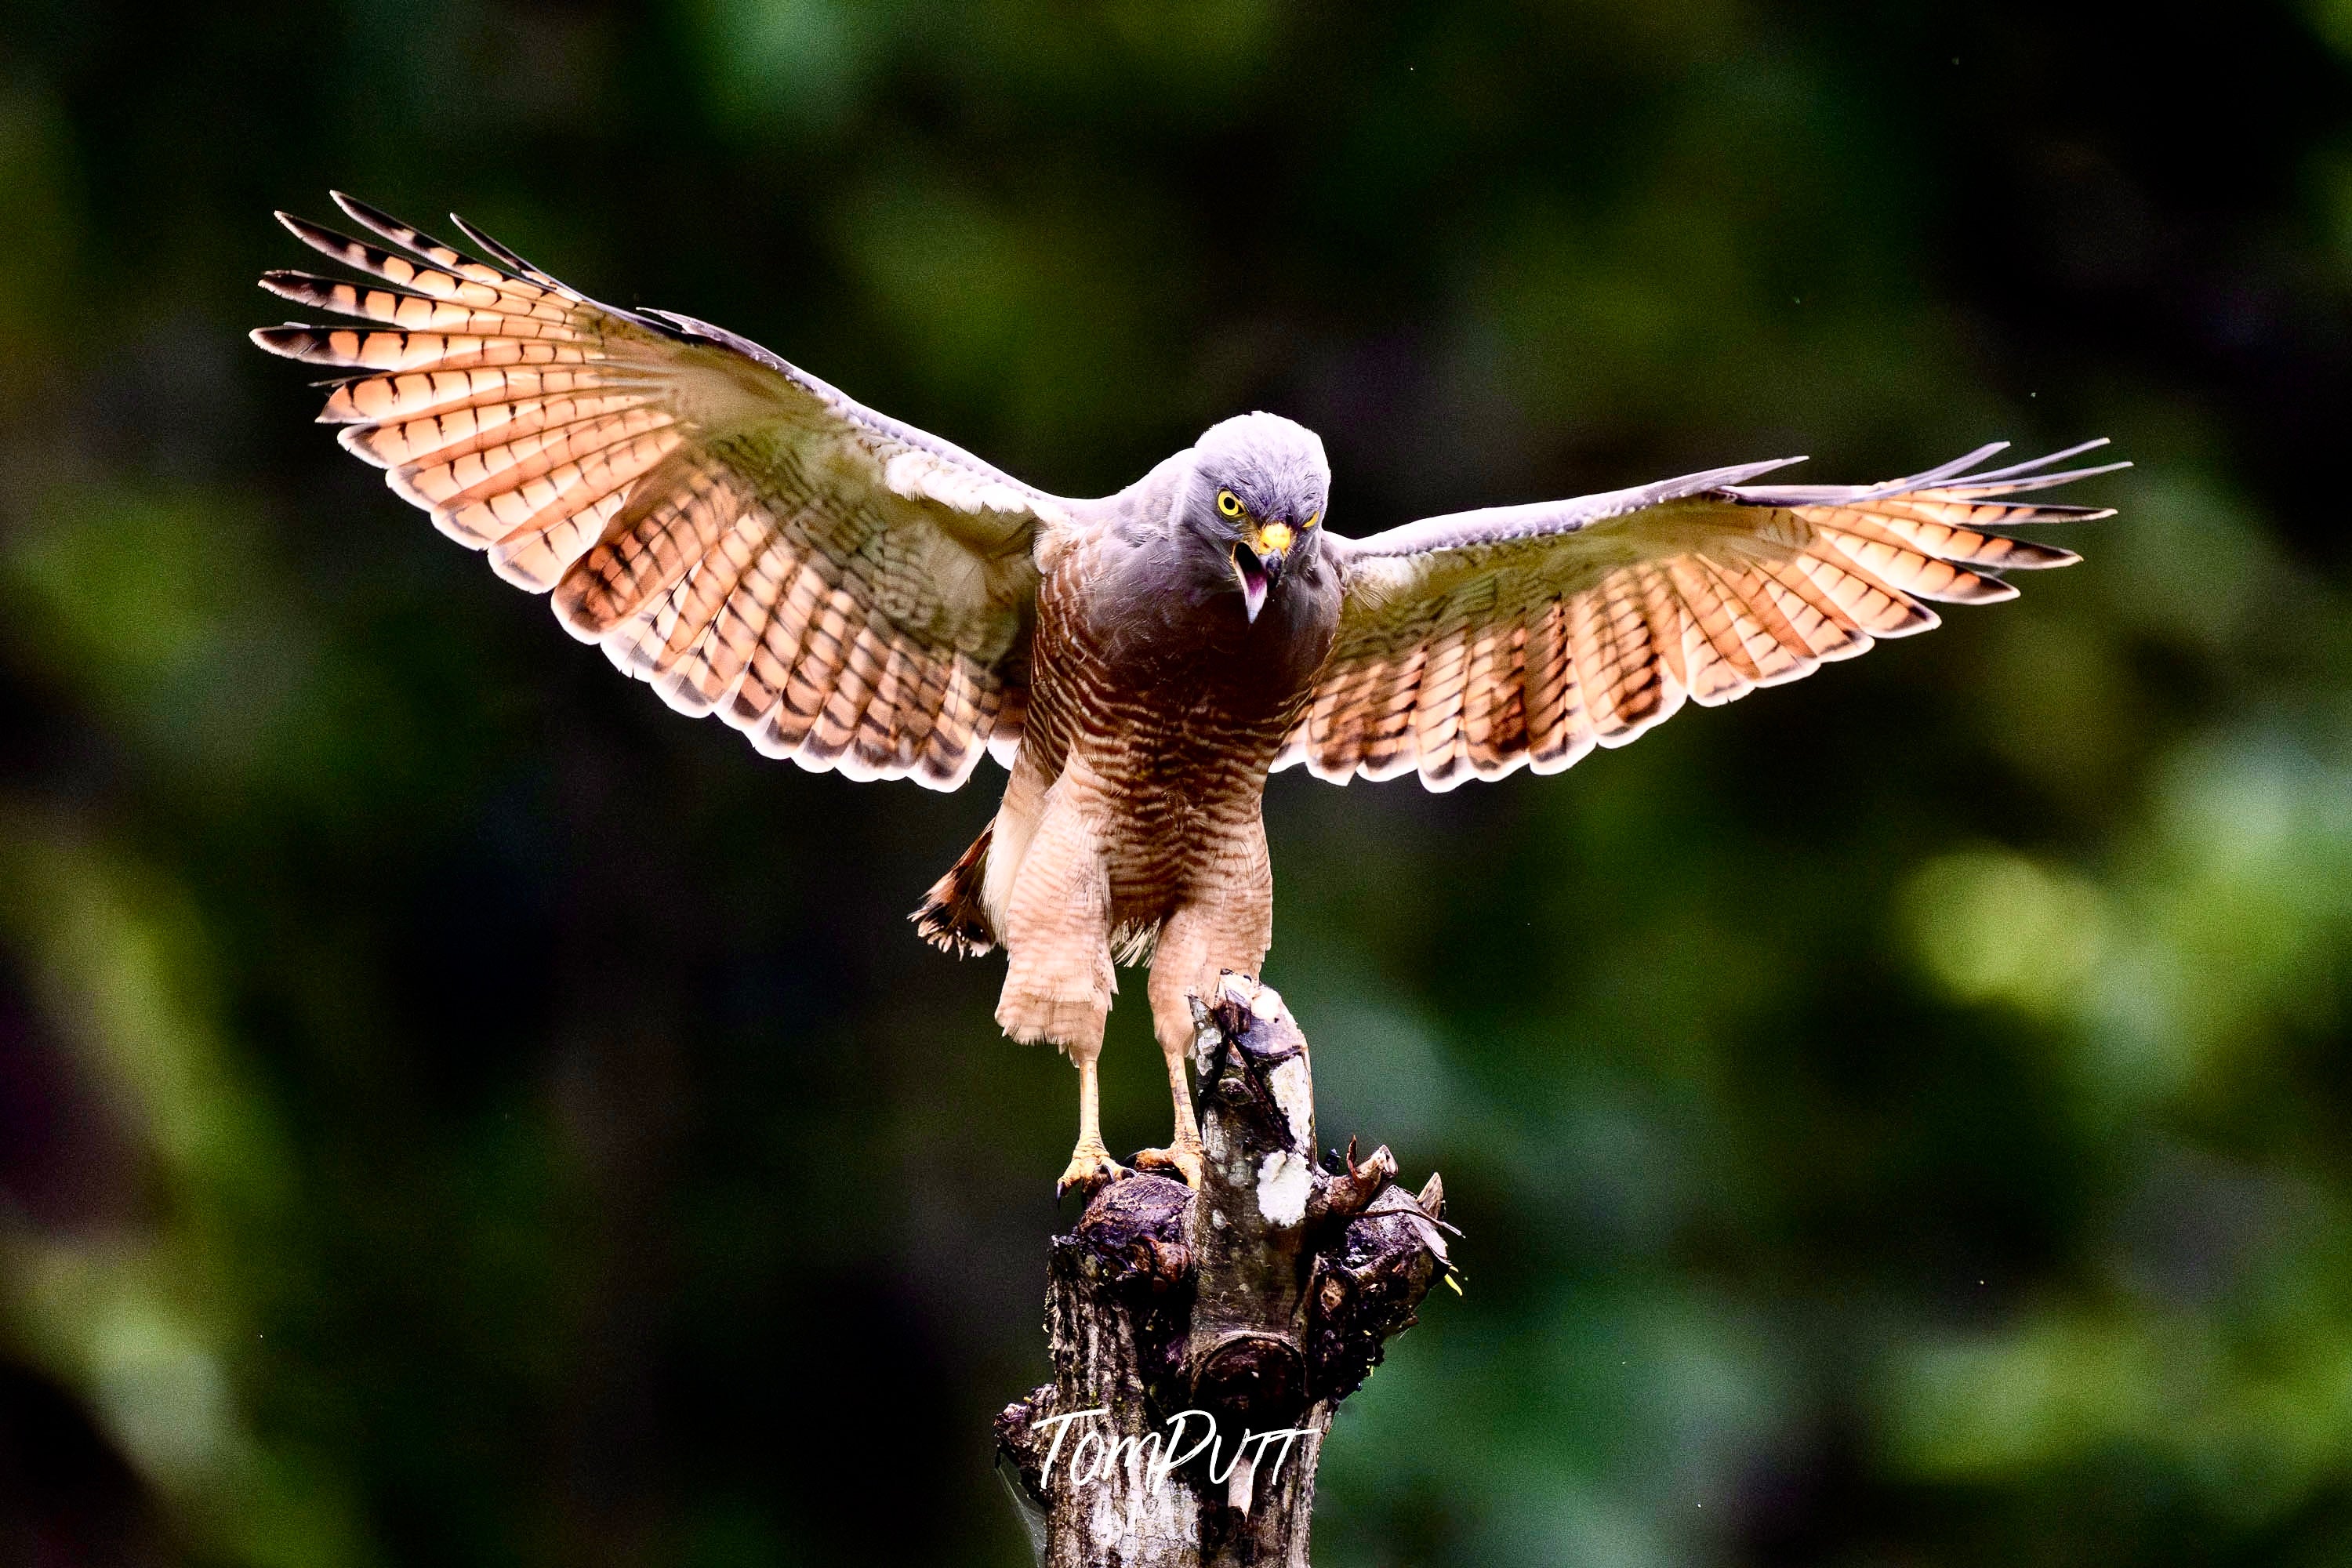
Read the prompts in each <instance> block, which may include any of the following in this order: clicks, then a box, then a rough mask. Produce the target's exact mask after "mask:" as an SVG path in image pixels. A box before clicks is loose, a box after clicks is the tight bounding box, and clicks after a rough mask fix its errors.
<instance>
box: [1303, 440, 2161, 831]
mask: <svg viewBox="0 0 2352 1568" xmlns="http://www.w3.org/2000/svg"><path fill="white" fill-rule="evenodd" d="M2005 445H2006V443H1995V444H1994V445H1992V446H1990V447H1981V448H1979V450H1977V451H1974V452H1971V453H1969V455H1968V456H1967V457H1965V458H1959V459H1958V460H1957V461H1954V462H1950V463H1947V464H1945V465H1943V466H1942V467H1941V468H1931V469H1929V470H1927V472H1926V473H1922V474H1914V475H1912V476H1911V477H1909V478H1908V479H1895V480H1893V481H1891V482H1889V483H1886V484H1880V485H1853V486H1839V485H1798V486H1785V487H1774V486H1769V485H1766V486H1758V485H1750V484H1748V483H1746V482H1745V481H1747V480H1749V479H1755V478H1756V477H1757V476H1758V475H1759V474H1762V473H1765V472H1767V471H1769V470H1770V469H1773V468H1780V467H1783V466H1785V464H1787V463H1790V462H1796V461H1800V460H1801V459H1798V458H1784V459H1781V460H1780V461H1778V462H1769V463H1754V464H1749V465H1748V466H1746V467H1743V468H1717V469H1715V470H1713V471H1711V472H1707V473H1701V474H1690V475H1686V476H1685V477H1684V478H1681V479H1667V480H1665V481H1664V482H1663V483H1659V484H1654V485H1649V486H1646V487H1643V488H1642V489H1631V490H1619V491H1615V492H1612V493H1610V494H1607V495H1598V496H1587V497H1583V498H1581V499H1580V500H1569V501H1552V502H1545V503H1540V504H1538V505H1534V506H1517V507H1497V508H1495V509H1493V510H1486V511H1470V512H1460V513H1456V514H1454V515H1452V516H1448V517H1433V518H1429V519H1426V520H1424V521H1420V522H1416V523H1412V524H1409V525H1407V526H1405V527H1403V528H1398V529H1391V531H1388V532H1386V533H1381V534H1375V535H1373V536H1372V537H1371V538H1370V539H1364V540H1341V539H1339V538H1336V537H1335V538H1332V539H1329V540H1328V541H1327V542H1326V547H1327V548H1333V549H1336V551H1337V552H1338V555H1339V563H1340V572H1341V581H1342V583H1343V584H1344V589H1345V596H1344V598H1343V600H1342V606H1341V610H1340V618H1339V636H1338V639H1337V641H1336V643H1335V644H1334V646H1333V648H1332V653H1331V658H1330V661H1329V662H1328V664H1327V665H1326V666H1325V668H1324V670H1323V674H1322V676H1321V678H1320V679H1319V681H1318V685H1317V688H1316V692H1315V697H1314V700H1313V701H1312V703H1311V704H1310V705H1309V707H1308V709H1307V713H1306V716H1305V717H1304V718H1302V719H1301V720H1300V721H1299V722H1298V725H1297V729H1296V730H1294V731H1292V733H1291V736H1290V739H1289V741H1288V742H1287V743H1286V745H1285V746H1284V749H1283V752H1282V755H1281V757H1280V758H1278V759H1277V760H1276V763H1275V765H1276V767H1284V766H1287V765H1289V764H1290V763H1301V762H1303V763H1306V764H1307V770H1308V771H1309V772H1310V773H1314V774H1316V775H1317V776H1318V777H1319V778H1326V779H1330V780H1332V781H1334V782H1335V783H1340V784H1344V783H1346V782H1347V781H1348V779H1349V778H1350V777H1351V776H1353V775H1354V774H1357V773H1361V774H1363V775H1364V776H1365V777H1366V778H1370V779H1384V778H1392V777H1394V776H1396V775H1397V774H1399V773H1403V772H1405V771H1406V770H1408V769H1412V768H1418V769H1419V770H1420V773H1421V776H1422V780H1423V783H1424V784H1427V785H1428V786H1429V787H1430V788H1431V789H1441V790H1442V789H1451V788H1453V787H1454V785H1455V784H1460V783H1461V782H1462V781H1463V780H1465V779H1467V778H1472V777H1476V778H1499V777H1501V776H1502V775H1503V774H1505V773H1510V772H1512V771H1513V770H1514V769H1517V768H1518V767H1520V766H1523V765H1524V766H1528V767H1532V768H1533V769H1534V770H1535V771H1536V772H1538V773H1556V772H1558V771H1559V770H1560V769H1562V768H1565V767H1567V766H1568V765H1569V764H1570V763H1573V762H1575V761H1576V760H1577V759H1578V758H1579V757H1581V756H1583V755H1584V754H1585V752H1589V751H1591V749H1592V748H1593V747H1594V746H1596V745H1600V746H1622V745H1624V744H1625V743H1626V742H1630V741H1632V740H1633V738H1634V737H1635V736H1637V735H1639V734H1641V733H1642V732H1643V731H1645V730H1647V729H1649V728H1650V726H1652V725H1653V724H1655V723H1657V722H1659V721H1661V720H1664V719H1666V718H1668V717H1670V716H1671V715H1672V714H1673V713H1674V712H1675V710H1677V709H1679V708H1680V707H1681V706H1682V705H1683V702H1684V700H1685V699H1688V700H1694V701H1696V702H1699V703H1702V704H1706V705H1709V706H1712V705H1714V704H1717V703H1722V702H1728V701H1731V700H1734V699H1735V698H1738V697H1744V696H1746V695H1747V694H1748V692H1749V691H1750V690H1752V689H1755V688H1757V687H1759V686H1772V685H1777V684H1778V683H1780V682H1781V681H1784V680H1794V679H1797V678H1798V677H1800V676H1802V675H1808V674H1811V672H1812V670H1813V668H1814V667H1815V666H1817V665H1819V664H1820V663H1822V661H1823V660H1826V659H1835V658H1853V656H1854V655H1855V654H1858V653H1861V652H1863V651H1864V649H1866V648H1868V647H1870V645H1871V643H1872V641H1873V639H1874V638H1877V637H1907V636H1908V635H1910V634H1911V633H1913V632H1918V631H1925V630H1927V628H1928V627H1929V626H1934V625H1935V624H1936V614H1935V612H1934V611H1933V610H1931V609H1929V608H1928V607H1927V605H1925V604H1923V603H1921V601H1922V600H1941V601H1947V602H1952V603H1984V602H1988V601H1991V600H1995V599H2006V598H2011V597H2013V596H2014V595H2015V594H2016V592H2017V590H2016V589H2014V588H2012V587H2011V586H2010V585H2009V584H2006V583H2004V582H2002V581H2001V580H2000V578H1999V577H1998V576H1996V575H1994V574H1993V573H1994V570H1995V569H2001V570H2007V569H2012V568H2027V567H2043V566H2063V565H2066V564H2068V563H2071V562H2073V561H2074V560H2075V559H2076V557H2075V556H2074V554H2072V553H2071V552H2067V551H2063V550H2055V549H2053V548H2051V547H2049V546H2047V545H2042V544H2033V543H2028V542H2024V541H2022V540H2016V539H2010V538H2005V537H2003V536H2002V535H2001V534H2000V533H1998V532H1995V531H1994V530H1996V529H2001V528H2011V527H2015V526H2017V525H2019V524H2021V523H2035V522H2056V521H2063V520H2068V519H2079V518H2086V517H2105V516H2107V515H2109V514H2108V512H2107V511H2106V510H2093V509H2091V508H2087V507H2076V506H2044V505H2042V504H2040V503H2038V502H2034V501H2020V500H2009V499H2007V498H2010V497H2013V496H2019V495H2022V494H2025V493H2027V492H2031V491H2037V490H2042V489H2049V488H2050V487H2052V486H2053V485H2062V484H2065V483H2067V482H2069V481H2071V480H2074V479H2082V478H2084V477H2085V476H2087V475H2091V474H2098V473H2105V472H2107V471H2109V470H2110V469H2113V468H2124V467H2126V466H2127V465H2126V464H2122V463H2110V464H2106V465H2105V466H2102V467H2097V468H2074V469H2071V470H2065V471H2053V465H2054V464H2057V463H2060V462H2063V460H2064V459H2066V458H2072V457H2075V456H2078V455H2079V454H2081V453H2083V452H2086V451H2089V450H2091V449H2092V448H2093V447H2099V446H2104V445H2105V442H2102V441H2092V442H2087V443H2085V444H2084V445H2083V446H2080V447H2070V448H2069V449H2067V450H2066V451H2063V452H2055V453H2053V454H2051V455H2050V456H2049V457H2046V458H2040V459H2037V460H2036V461H2033V462H2029V463H2019V464H2016V465H2014V466H2012V467H2010V468H1995V469H1990V470H1984V471H1979V472H1971V471H1970V470H1972V469H1975V468H1977V467H1978V465H1979V464H1981V463H1982V462H1984V461H1985V460H1986V459H1987V458H1990V457H1991V456H1992V455H1993V454H1994V453H1996V452H1999V451H2000V450H2002V449H2003V447H2004V446H2005Z"/></svg>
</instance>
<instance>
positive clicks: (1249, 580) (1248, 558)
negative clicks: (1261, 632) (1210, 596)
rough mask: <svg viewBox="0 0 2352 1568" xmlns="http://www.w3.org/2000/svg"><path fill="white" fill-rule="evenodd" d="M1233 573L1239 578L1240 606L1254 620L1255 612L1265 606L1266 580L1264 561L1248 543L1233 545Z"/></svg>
mask: <svg viewBox="0 0 2352 1568" xmlns="http://www.w3.org/2000/svg"><path fill="white" fill-rule="evenodd" d="M1234 576H1235V577H1237V578H1239V579H1240V580H1241V585H1242V607H1243V608H1244V610H1246V611H1248V612H1249V618H1250V619H1251V620H1253V621H1255V620H1256V619H1257V613H1258V612H1259V611H1260V610H1262V609H1264V608H1265V588H1266V583H1267V580H1268V579H1267V574H1266V570H1265V562H1263V561H1261V560H1259V559H1258V556H1257V552H1256V551H1255V550H1252V549H1251V548H1250V547H1249V546H1248V545H1246V544H1236V545H1234Z"/></svg>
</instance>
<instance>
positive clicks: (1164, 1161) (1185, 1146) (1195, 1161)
mask: <svg viewBox="0 0 2352 1568" xmlns="http://www.w3.org/2000/svg"><path fill="white" fill-rule="evenodd" d="M1135 1168H1136V1169H1137V1170H1139V1171H1174V1172H1176V1173H1178V1174H1180V1175H1181V1176H1182V1177H1183V1178H1184V1184H1185V1185H1186V1186H1188V1187H1190V1188H1192V1190H1193V1191H1194V1192H1196V1193H1197V1192H1199V1191H1200V1190H1201V1174H1202V1163H1201V1145H1200V1144H1199V1143H1197V1142H1186V1141H1185V1140H1183V1139H1181V1138H1180V1139H1178V1140H1177V1141H1176V1142H1174V1143H1171V1144H1170V1145H1169V1146H1168V1147H1167V1148H1165V1149H1139V1150H1138V1151H1136V1155H1135Z"/></svg>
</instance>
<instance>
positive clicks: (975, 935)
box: [907, 823, 996, 958]
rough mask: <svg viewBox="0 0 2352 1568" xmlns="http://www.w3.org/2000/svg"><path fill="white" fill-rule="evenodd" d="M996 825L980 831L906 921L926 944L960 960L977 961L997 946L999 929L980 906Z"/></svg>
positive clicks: (992, 824) (986, 879)
mask: <svg viewBox="0 0 2352 1568" xmlns="http://www.w3.org/2000/svg"><path fill="white" fill-rule="evenodd" d="M995 836H996V825H995V824H994V823H991V824H990V825H989V826H986V827H984V828H982V829H981V834H980V837H977V838H975V839H973V840H972V841H971V848H969V849H967V850H965V851H964V852H963V855H962V856H961V858H959V859H958V860H957V861H956V863H955V864H954V865H953V866H951V867H950V868H948V874H947V875H946V876H944V877H941V878H940V879H939V880H938V881H937V882H936V883H934V884H933V885H932V887H931V890H930V892H929V894H928V895H926V896H925V897H924V900H923V907H922V908H921V909H919V910H916V911H915V912H914V913H913V914H911V915H908V917H907V918H908V920H910V921H914V922H915V930H916V931H918V932H919V933H920V934H921V936H922V939H923V940H924V941H925V942H929V943H930V944H931V945H932V946H933V947H936V948H938V949H940V951H941V952H950V953H953V954H955V956H957V957H958V958H977V957H979V956H980V955H981V954H982V953H983V952H989V951H990V950H991V949H992V948H994V947H995V946H996V930H995V928H994V927H993V926H992V925H990V924H989V922H988V911H987V910H986V909H985V908H983V907H982V903H981V897H980V894H981V889H982V887H983V886H984V885H985V884H986V883H987V881H988V844H989V840H990V839H992V838H993V837H995Z"/></svg>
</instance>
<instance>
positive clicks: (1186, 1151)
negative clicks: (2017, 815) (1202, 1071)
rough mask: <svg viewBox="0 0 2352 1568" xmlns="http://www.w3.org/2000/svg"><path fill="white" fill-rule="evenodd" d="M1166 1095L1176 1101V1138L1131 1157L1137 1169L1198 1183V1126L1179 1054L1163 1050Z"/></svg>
mask: <svg viewBox="0 0 2352 1568" xmlns="http://www.w3.org/2000/svg"><path fill="white" fill-rule="evenodd" d="M1163 1054H1165V1055H1166V1057H1167V1058H1168V1092H1169V1094H1170V1095H1171V1097H1173V1098H1174V1100H1175V1101H1176V1135H1175V1136H1174V1137H1173V1138H1171V1139H1170V1140H1169V1142H1168V1147H1167V1148H1165V1149H1146V1150H1144V1151H1142V1152H1140V1153H1139V1154H1137V1155H1136V1157H1135V1163H1136V1166H1137V1168H1138V1169H1139V1170H1159V1171H1179V1172H1181V1173H1183V1176H1184V1184H1185V1185H1186V1186H1188V1187H1195V1188H1197V1187H1198V1186H1200V1184H1201V1123H1200V1121H1199V1120H1198V1119H1197V1118H1196V1117H1194V1116H1193V1114H1192V1085H1191V1084H1190V1083H1188V1082H1187V1081H1186V1079H1185V1077H1184V1057H1185V1053H1184V1052H1183V1051H1166V1052H1164V1053H1163Z"/></svg>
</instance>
